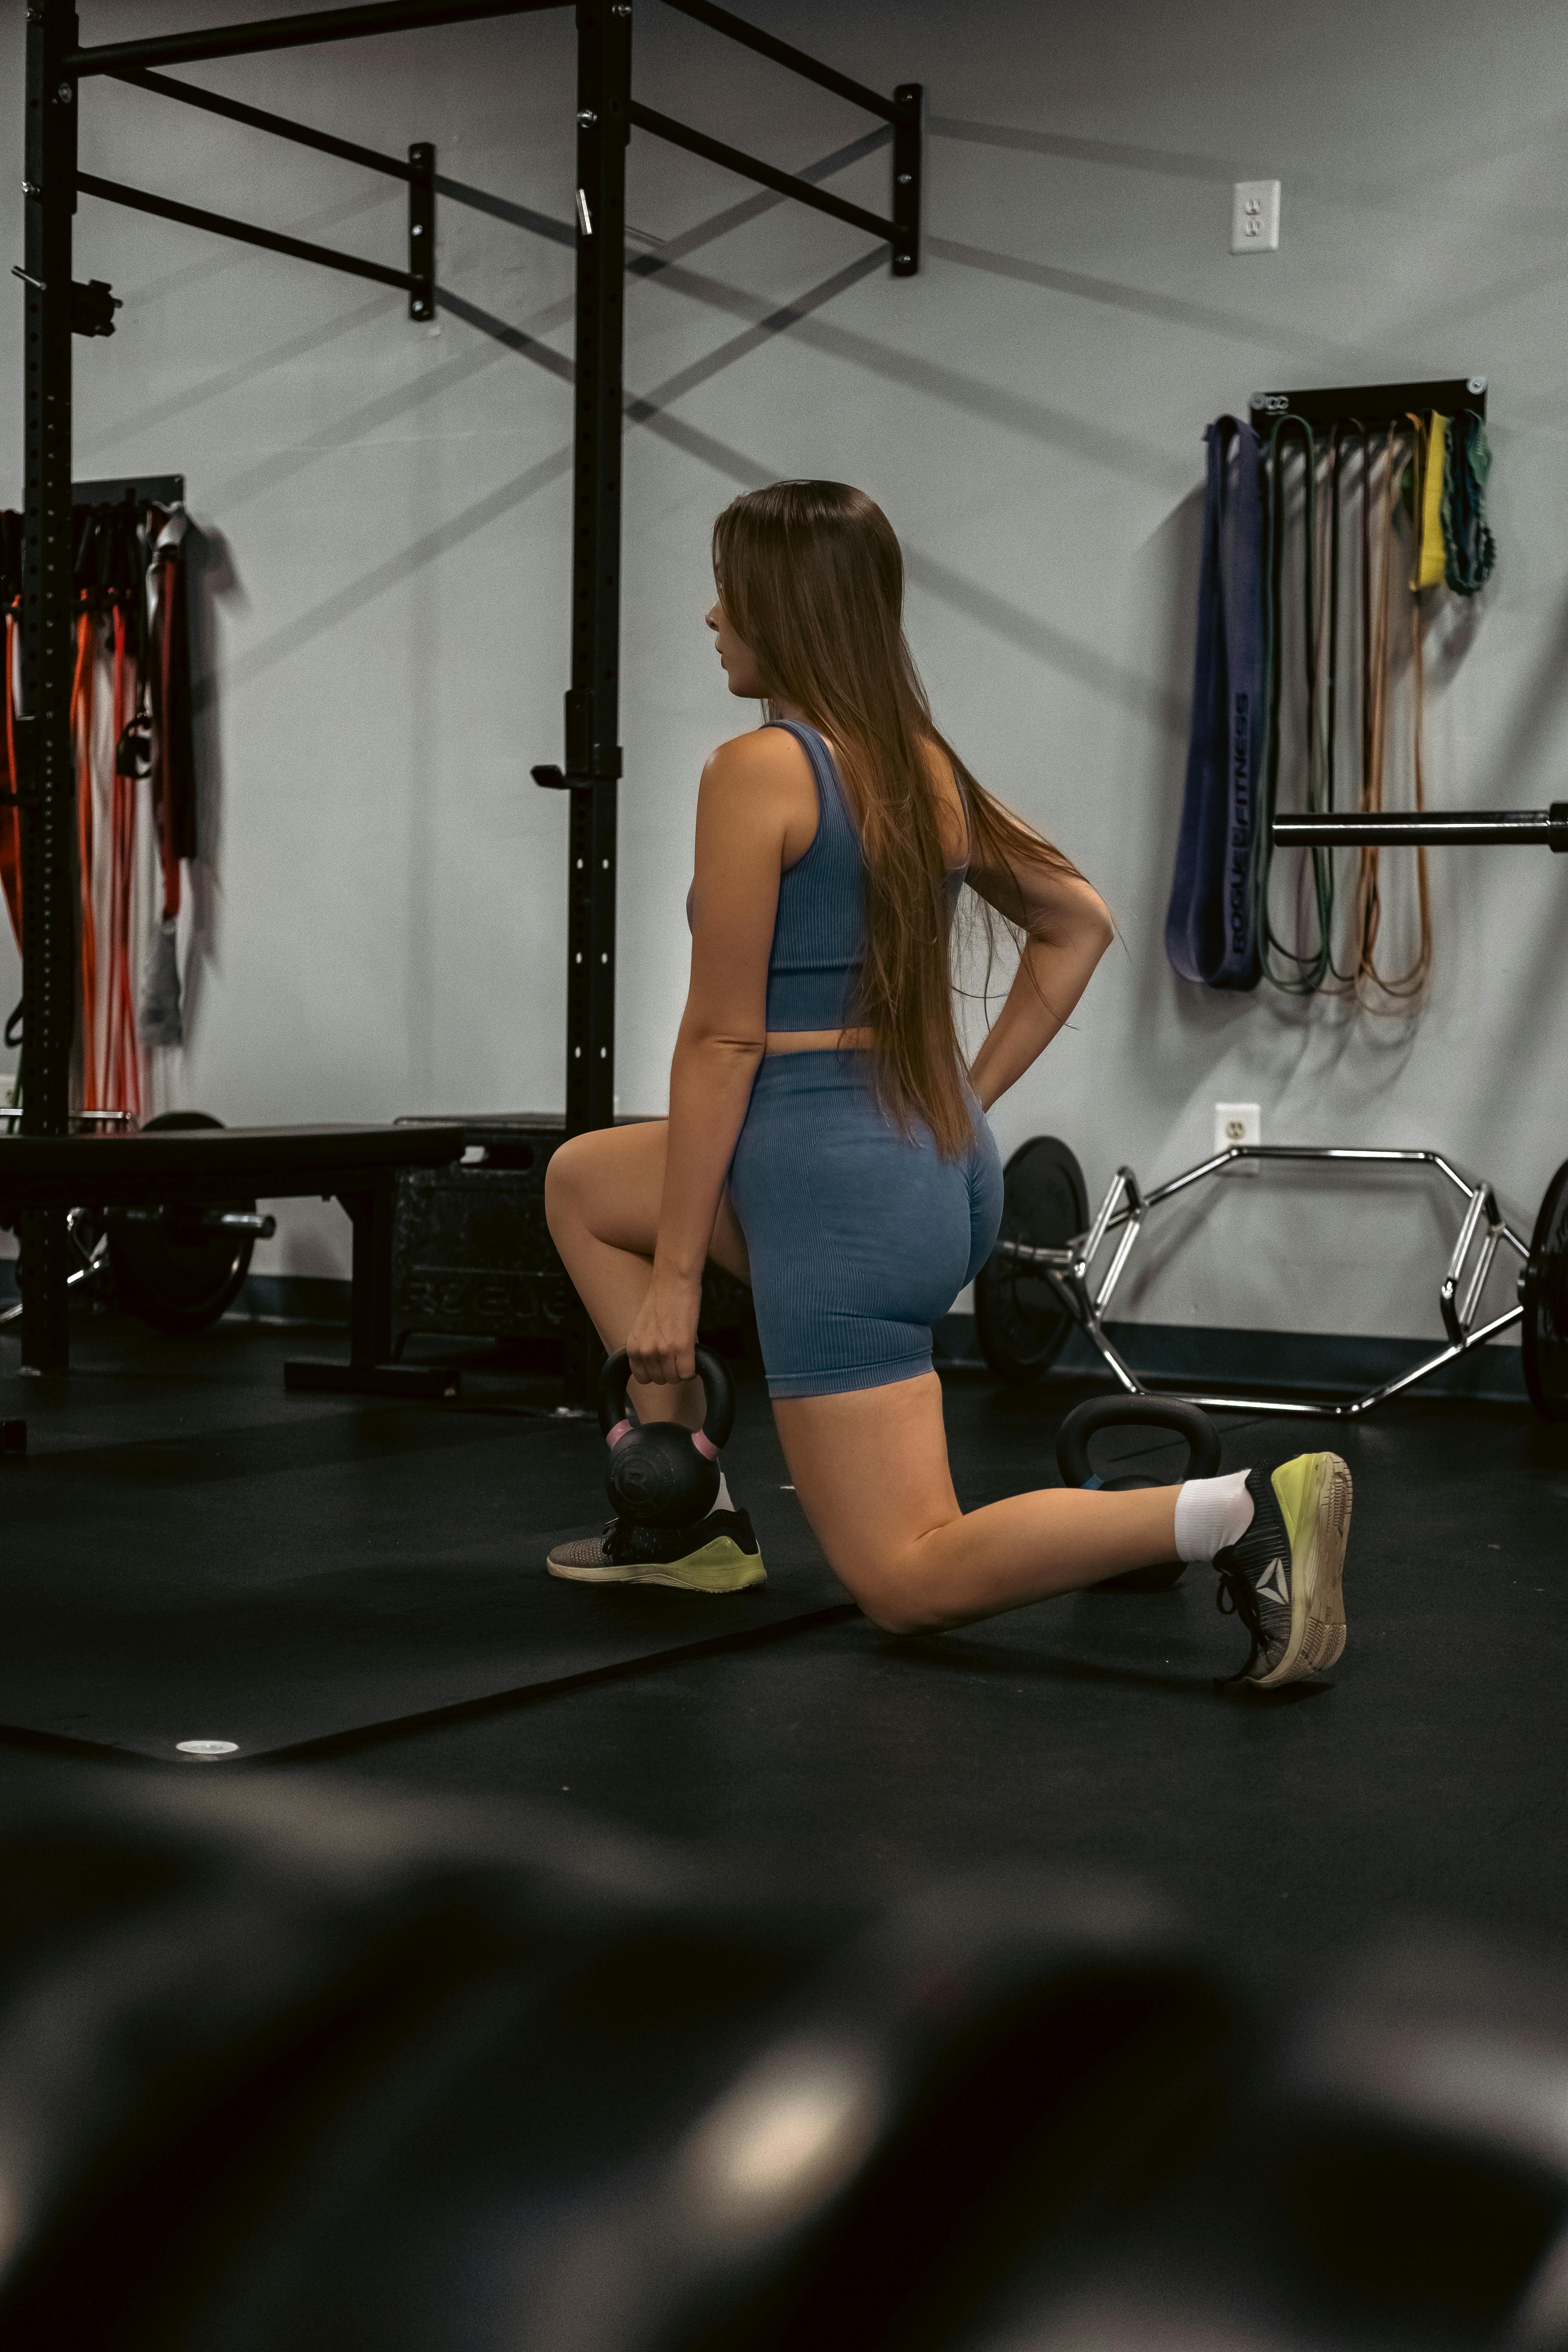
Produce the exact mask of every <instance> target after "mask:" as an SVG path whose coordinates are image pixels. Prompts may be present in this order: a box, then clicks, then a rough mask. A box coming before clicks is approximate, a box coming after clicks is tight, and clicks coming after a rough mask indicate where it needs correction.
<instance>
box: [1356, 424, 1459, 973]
mask: <svg viewBox="0 0 1568 2352" xmlns="http://www.w3.org/2000/svg"><path fill="white" fill-rule="evenodd" d="M1442 421H1443V420H1441V419H1434V420H1432V421H1431V424H1430V425H1424V424H1423V420H1422V419H1421V418H1420V417H1419V416H1411V417H1409V418H1407V419H1406V420H1405V425H1404V426H1395V425H1390V426H1389V427H1388V429H1387V432H1386V433H1385V435H1384V445H1383V467H1382V479H1383V499H1382V509H1383V519H1382V530H1381V534H1380V535H1381V539H1382V552H1381V560H1380V561H1379V562H1377V563H1376V564H1375V565H1374V563H1373V523H1372V503H1373V490H1372V483H1373V457H1372V447H1371V444H1370V442H1369V443H1368V444H1367V448H1366V457H1365V460H1364V465H1363V481H1362V581H1363V590H1362V593H1363V631H1364V635H1363V644H1364V646H1365V649H1366V651H1365V673H1364V674H1365V680H1366V685H1365V701H1364V708H1363V730H1362V741H1363V764H1362V791H1361V804H1362V807H1363V809H1365V810H1366V811H1368V812H1369V813H1373V812H1375V811H1377V810H1379V809H1381V808H1382V807H1383V805H1384V774H1385V771H1386V766H1387V751H1388V720H1389V711H1390V707H1391V703H1392V697H1393V664H1392V662H1391V659H1390V656H1389V645H1388V604H1389V593H1390V587H1391V584H1392V583H1393V581H1394V577H1395V576H1396V574H1395V562H1394V541H1395V531H1396V524H1397V517H1398V504H1399V501H1398V491H1397V485H1398V483H1399V480H1400V478H1401V477H1402V476H1405V477H1407V478H1408V480H1409V484H1410V489H1411V512H1412V514H1413V515H1414V516H1415V518H1416V519H1417V530H1416V551H1417V552H1416V572H1415V577H1416V578H1417V579H1419V578H1420V577H1421V576H1422V573H1423V572H1424V570H1425V568H1426V567H1425V565H1424V563H1423V562H1422V556H1423V553H1424V542H1425V535H1426V514H1427V491H1428V488H1429V486H1430V484H1431V480H1432V477H1433V472H1434V469H1435V468H1440V467H1441V466H1442V463H1443V455H1442V452H1443V441H1442V438H1441V437H1439V436H1438V435H1437V433H1436V429H1435V428H1436V425H1438V424H1440V423H1441V422H1442ZM1405 436H1408V438H1409V444H1410V446H1409V454H1408V457H1407V458H1406V460H1405V463H1404V464H1401V463H1400V462H1399V457H1398V456H1396V450H1397V449H1398V445H1399V443H1400V441H1401V439H1402V438H1404V437H1405ZM1429 584H1432V585H1436V582H1433V583H1429ZM1421 623H1422V611H1421V602H1420V597H1419V594H1418V593H1412V595H1411V597H1410V682H1411V712H1410V730H1411V774H1412V794H1413V805H1414V806H1415V808H1417V809H1422V808H1425V806H1426V766H1425V758H1424V748H1423V742H1422V737H1423V733H1424V722H1425V715H1426V712H1425V706H1426V692H1425V688H1426V674H1425V661H1424V650H1423V632H1422V625H1421ZM1381 862H1382V853H1381V852H1380V851H1379V850H1378V849H1376V848H1375V847H1370V846H1369V847H1367V848H1364V849H1362V850H1360V851H1359V852H1358V853H1357V861H1356V867H1357V870H1356V893H1355V917H1354V941H1353V952H1352V971H1351V975H1350V984H1351V986H1352V988H1353V989H1354V992H1355V994H1356V997H1357V1000H1358V1001H1359V1003H1362V1004H1363V1006H1364V1007H1365V1008H1366V1010H1367V1011H1368V1012H1369V1013H1399V1012H1406V1013H1407V1012H1411V1011H1413V1010H1414V1009H1415V1007H1416V1005H1418V1004H1419V1003H1420V1001H1421V998H1422V996H1423V995H1424V994H1425V992H1426V984H1427V982H1428V981H1429V980H1430V978H1431V974H1432V902H1431V893H1430V887H1429V884H1428V879H1427V872H1426V851H1425V849H1421V848H1417V850H1416V852H1415V899H1416V913H1417V940H1416V946H1415V953H1414V955H1413V956H1412V958H1411V961H1410V962H1409V964H1408V965H1407V966H1406V967H1405V971H1402V972H1400V973H1398V974H1396V975H1394V976H1393V977H1389V976H1386V975H1385V974H1384V973H1383V972H1382V971H1379V969H1378V963H1377V942H1378V935H1379V932H1380V929H1381V928H1382V923H1383V897H1382V886H1381Z"/></svg>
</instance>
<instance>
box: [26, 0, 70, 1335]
mask: <svg viewBox="0 0 1568 2352" xmlns="http://www.w3.org/2000/svg"><path fill="white" fill-rule="evenodd" d="M77 41H78V33H77V16H76V9H75V7H74V5H72V0H29V5H28V8H27V97H26V105H27V131H26V179H25V183H24V194H25V197H26V277H27V284H26V358H25V363H24V383H25V408H26V417H25V439H26V532H25V537H24V541H23V559H22V698H23V704H24V716H23V721H22V726H21V729H20V730H19V733H20V735H21V737H22V739H23V742H22V744H21V745H20V746H19V753H20V756H19V758H18V762H17V764H18V768H19V770H20V773H19V776H18V793H19V796H20V799H21V820H22V921H23V981H22V1072H23V1096H22V1131H23V1133H24V1134H25V1135H64V1134H66V1133H67V1132H68V1129H69V1125H70V1079H71V1054H72V1046H73V1034H74V1030H75V1024H76V987H75V982H76V939H77V912H76V903H75V900H76V856H75V845H74V842H73V838H72V834H73V820H74V816H75V793H74V790H73V782H74V778H73V772H72V761H71V740H70V694H71V676H72V669H73V646H72V636H73V629H72V623H73V617H74V616H73V613H72V602H73V599H72V551H71V216H72V215H73V213H74V212H75V210H76V147H77V138H76V113H77V108H76V100H77V86H76V81H75V79H74V77H73V76H72V75H70V74H69V73H68V72H67V71H65V70H64V67H63V60H64V59H65V58H68V56H69V55H70V53H71V52H72V50H74V49H75V48H76V47H77ZM21 1245H22V1256H21V1276H22V1286H23V1288H22V1297H23V1307H22V1362H23V1364H24V1366H25V1367H26V1368H28V1369H30V1370H35V1371H61V1370H64V1369H65V1367H66V1365H67V1363H68V1360H69V1341H68V1328H67V1320H66V1307H67V1302H68V1290H67V1287H66V1275H67V1271H68V1266H67V1246H68V1244H67V1235H66V1223H65V1213H64V1211H63V1210H59V1209H47V1210H32V1211H29V1212H27V1213H26V1214H25V1215H24V1216H23V1218H22V1222H21Z"/></svg>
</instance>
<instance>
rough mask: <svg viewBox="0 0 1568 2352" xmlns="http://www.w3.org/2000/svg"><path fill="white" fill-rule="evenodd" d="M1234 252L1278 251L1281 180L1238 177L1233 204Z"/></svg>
mask: <svg viewBox="0 0 1568 2352" xmlns="http://www.w3.org/2000/svg"><path fill="white" fill-rule="evenodd" d="M1230 249H1231V251H1232V253H1278V252H1279V181H1278V180H1237V183H1236V189H1235V193H1234V195H1233V196H1232V199H1231V207H1230Z"/></svg>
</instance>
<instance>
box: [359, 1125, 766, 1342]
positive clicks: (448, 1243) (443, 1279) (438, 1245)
mask: <svg viewBox="0 0 1568 2352" xmlns="http://www.w3.org/2000/svg"><path fill="white" fill-rule="evenodd" d="M398 1123H399V1125H402V1124H404V1122H403V1121H399V1122H398ZM406 1123H407V1124H408V1125H410V1126H418V1125H421V1124H423V1123H424V1122H422V1121H419V1120H409V1121H408V1122H406ZM436 1123H437V1124H439V1125H441V1126H444V1127H460V1128H461V1129H462V1130H463V1141H464V1144H465V1147H466V1156H465V1157H464V1159H463V1160H460V1161H458V1162H457V1163H456V1164H455V1165H454V1166H452V1167H449V1168H408V1169H405V1170H403V1171H401V1173H400V1174H399V1176H398V1179H397V1210H396V1215H395V1222H394V1225H393V1235H392V1326H393V1329H394V1331H395V1333H396V1334H397V1335H398V1337H399V1339H402V1338H403V1337H404V1336H405V1334H408V1333H411V1332H415V1331H430V1332H439V1333H445V1334H448V1335H450V1336H453V1337H460V1338H464V1339H560V1338H561V1336H562V1330H563V1324H564V1320H565V1314H566V1302H567V1299H568V1297H569V1296H570V1290H569V1286H568V1284H567V1280H566V1270H565V1268H564V1267H563V1265H562V1263H561V1260H560V1258H559V1256H558V1255H556V1250H555V1244H554V1243H553V1242H552V1240H551V1238H550V1228H549V1226H548V1225H547V1224H546V1223H545V1220H544V1171H545V1170H546V1169H547V1168H548V1166H549V1165H550V1158H551V1154H552V1152H553V1151H554V1150H556V1149H557V1147H558V1146H559V1145H560V1144H561V1143H562V1142H563V1140H564V1129H565V1122H564V1120H563V1118H561V1116H560V1114H559V1113H556V1114H553V1115H552V1114H551V1113H549V1112H526V1111H519V1112H516V1113H500V1114H495V1115H492V1116H489V1117H488V1118H450V1119H442V1120H440V1121H438V1122H436ZM702 1335H703V1338H704V1339H705V1340H706V1341H707V1342H708V1344H709V1345H710V1347H713V1348H715V1349H717V1350H718V1352H719V1353H720V1354H721V1355H723V1356H727V1357H730V1358H731V1359H732V1360H737V1361H738V1362H740V1363H741V1364H742V1365H744V1366H746V1367H748V1368H750V1369H751V1370H759V1369H760V1367H761V1361H762V1359H761V1357H760V1355H759V1353H758V1350H757V1336H756V1323H755V1320H754V1318H753V1316H752V1298H751V1293H750V1291H749V1290H747V1288H746V1287H745V1286H744V1284H743V1283H740V1282H737V1281H736V1280H735V1278H734V1276H732V1275H729V1274H725V1273H723V1272H721V1269H720V1268H719V1267H718V1266H715V1265H710V1267H709V1268H708V1271H707V1273H706V1274H705V1275H704V1276H703V1280H702Z"/></svg>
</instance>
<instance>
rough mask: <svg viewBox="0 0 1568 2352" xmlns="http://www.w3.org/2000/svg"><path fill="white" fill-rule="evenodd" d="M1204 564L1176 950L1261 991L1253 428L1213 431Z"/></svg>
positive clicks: (1257, 510)
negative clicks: (1256, 851) (1256, 883)
mask: <svg viewBox="0 0 1568 2352" xmlns="http://www.w3.org/2000/svg"><path fill="white" fill-rule="evenodd" d="M1204 437H1205V440H1206V441H1207V443H1208V484H1207V488H1206V491H1205V499H1204V548H1203V569H1202V572H1201V575H1200V578H1199V583H1198V646H1197V658H1196V661H1195V663H1194V672H1193V720H1192V733H1191V737H1190V739H1189V741H1188V747H1187V777H1186V787H1185V790H1184V794H1183V798H1182V824H1181V831H1180V834H1179V835H1178V836H1177V842H1176V870H1175V877H1174V879H1173V882H1172V886H1171V903H1170V908H1169V910H1168V912H1167V914H1166V917H1165V953H1166V955H1167V956H1168V957H1169V958H1170V961H1171V967H1172V970H1173V971H1174V972H1175V974H1176V976H1177V978H1178V979H1179V980H1194V981H1199V982H1202V983H1203V985H1204V986H1205V987H1206V988H1232V989H1247V988H1256V987H1257V985H1258V979H1259V977H1260V974H1261V965H1260V963H1259V961H1258V942H1257V940H1256V937H1255V935H1254V931H1255V926H1254V908H1255V892H1254V887H1253V880H1252V869H1253V843H1254V835H1255V834H1256V830H1257V824H1258V783H1259V774H1260V769H1261V766H1262V762H1263V760H1264V756H1265V751H1266V745H1267V729H1266V724H1265V711H1264V659H1263V570H1262V555H1263V545H1262V542H1263V533H1262V508H1261V493H1260V480H1259V477H1260V470H1261V452H1260V449H1259V446H1258V436H1257V435H1256V434H1255V433H1254V431H1253V429H1252V427H1251V425H1243V424H1240V423H1238V422H1237V418H1235V417H1234V416H1221V417H1216V419H1215V422H1214V424H1212V425H1210V426H1209V427H1208V429H1207V432H1206V433H1205V436H1204Z"/></svg>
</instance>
